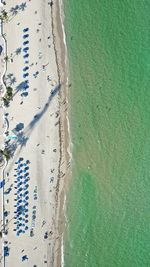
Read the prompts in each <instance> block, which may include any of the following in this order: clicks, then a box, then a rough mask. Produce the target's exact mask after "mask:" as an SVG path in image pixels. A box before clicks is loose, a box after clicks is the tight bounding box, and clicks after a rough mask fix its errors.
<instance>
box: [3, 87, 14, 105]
mask: <svg viewBox="0 0 150 267" xmlns="http://www.w3.org/2000/svg"><path fill="white" fill-rule="evenodd" d="M2 99H3V101H4V106H5V107H8V106H9V102H10V101H11V100H12V99H13V89H12V87H10V86H8V87H6V94H5V95H4V97H3V98H2Z"/></svg>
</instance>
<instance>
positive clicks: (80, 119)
mask: <svg viewBox="0 0 150 267" xmlns="http://www.w3.org/2000/svg"><path fill="white" fill-rule="evenodd" d="M64 2H65V16H66V20H65V28H66V34H67V45H68V52H69V62H70V76H71V78H70V80H71V83H72V86H71V89H70V90H71V92H70V93H71V99H70V101H71V114H70V116H71V132H72V142H73V177H72V181H71V184H70V191H69V194H68V196H67V220H68V221H67V225H66V234H65V266H66V267H76V266H79V267H80V266H81V267H84V266H85V267H87V266H88V267H97V266H100V267H101V266H102V267H103V266H106V267H111V266H114V267H116V266H119V267H128V266H129V267H137V266H139V267H141V266H150V243H149V240H150V212H149V206H150V194H149V188H150V134H149V133H150V78H149V77H150V15H149V14H150V1H146V0H142V1H138V0H132V1H128V0H126V1H124V0H122V1H120V0H115V1H114V0H111V1H110V0H95V1H90V0H86V1H79V0H76V1H74V0H69V1H68V0H65V1H64Z"/></svg>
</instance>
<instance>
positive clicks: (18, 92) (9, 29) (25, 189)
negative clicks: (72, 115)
mask: <svg viewBox="0 0 150 267" xmlns="http://www.w3.org/2000/svg"><path fill="white" fill-rule="evenodd" d="M4 9H5V10H6V12H7V15H8V18H7V21H4V22H3V36H4V38H5V40H6V55H7V58H6V55H5V63H6V73H5V77H4V81H5V86H6V88H8V87H11V88H12V89H13V99H12V100H10V102H9V104H8V107H4V111H5V115H4V119H5V120H7V121H8V129H7V131H5V138H4V141H5V148H6V149H7V151H9V154H10V159H9V160H8V163H7V166H6V167H5V169H4V180H5V185H4V187H3V203H2V205H1V207H2V214H3V222H2V225H3V227H2V238H1V244H2V247H3V248H2V249H3V251H4V252H3V253H4V254H5V256H2V258H1V264H2V266H11V267H13V266H18V267H19V266H22V264H24V266H40V267H41V266H60V261H61V240H62V232H63V226H64V215H63V200H64V188H65V186H64V181H65V178H66V176H67V175H68V173H69V154H68V152H67V150H68V147H69V144H68V125H67V119H66V116H67V89H66V85H67V78H66V74H65V45H64V42H63V38H62V37H63V32H62V27H61V20H60V10H59V3H58V1H55V2H51V1H47V0H41V1H38V2H37V1H36V0H32V1H26V2H21V1H17V0H14V1H11V2H10V1H8V2H6V5H5V6H4ZM1 191H2V190H1Z"/></svg>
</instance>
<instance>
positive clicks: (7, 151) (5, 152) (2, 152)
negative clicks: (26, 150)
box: [0, 148, 10, 161]
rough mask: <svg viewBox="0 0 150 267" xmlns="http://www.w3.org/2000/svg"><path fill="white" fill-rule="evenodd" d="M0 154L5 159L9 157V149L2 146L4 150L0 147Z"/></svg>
mask: <svg viewBox="0 0 150 267" xmlns="http://www.w3.org/2000/svg"><path fill="white" fill-rule="evenodd" d="M0 154H1V155H2V156H4V157H5V159H6V160H7V161H8V160H9V159H10V151H9V150H8V149H7V148H4V150H2V149H0Z"/></svg>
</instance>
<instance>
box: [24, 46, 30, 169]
mask: <svg viewBox="0 0 150 267" xmlns="http://www.w3.org/2000/svg"><path fill="white" fill-rule="evenodd" d="M24 49H25V48H24ZM28 69H29V67H27V66H26V67H25V68H23V71H27V70H28ZM22 166H23V165H22Z"/></svg>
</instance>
